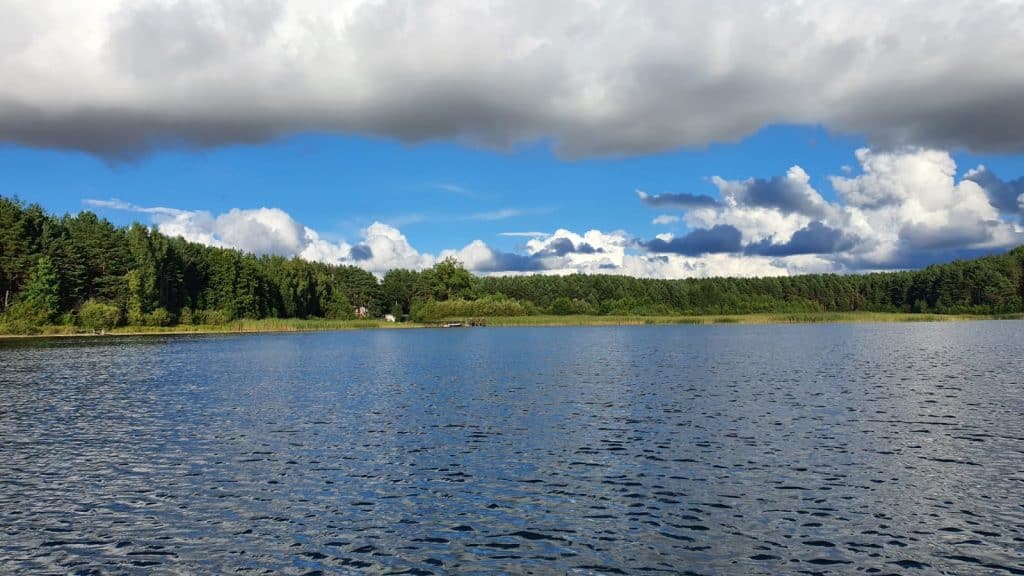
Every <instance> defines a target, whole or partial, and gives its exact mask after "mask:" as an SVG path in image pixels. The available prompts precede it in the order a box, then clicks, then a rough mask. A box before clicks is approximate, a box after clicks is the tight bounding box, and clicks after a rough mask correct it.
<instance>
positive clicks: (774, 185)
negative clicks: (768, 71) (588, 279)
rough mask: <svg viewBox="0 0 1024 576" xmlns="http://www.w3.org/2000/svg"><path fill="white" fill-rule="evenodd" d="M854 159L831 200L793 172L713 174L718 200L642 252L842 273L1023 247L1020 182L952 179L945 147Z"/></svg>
mask: <svg viewBox="0 0 1024 576" xmlns="http://www.w3.org/2000/svg"><path fill="white" fill-rule="evenodd" d="M856 157H857V161H858V163H859V165H860V173H859V174H856V175H852V174H851V175H849V176H832V177H831V179H830V180H831V184H832V186H833V188H834V189H835V190H836V193H837V199H836V201H834V202H829V201H827V200H825V199H824V197H822V195H821V194H819V193H818V191H817V190H815V189H814V188H813V187H812V186H811V185H810V177H809V176H808V175H807V173H806V172H805V171H804V170H803V169H801V168H800V167H799V166H794V167H793V168H791V169H790V170H789V171H788V172H787V173H786V175H784V176H778V177H774V178H770V179H757V178H750V179H746V180H725V179H722V178H718V177H714V178H712V182H713V183H714V184H715V186H716V187H717V188H718V191H719V195H720V196H721V199H720V201H719V202H718V203H717V204H716V205H714V206H711V207H687V208H684V209H685V213H684V214H683V215H682V220H683V221H684V222H685V223H686V224H687V226H688V227H689V228H690V232H689V233H688V234H686V235H685V236H682V237H678V238H673V237H659V238H655V239H653V240H650V241H647V242H643V243H642V245H643V246H644V247H646V248H647V249H648V250H649V251H652V252H669V253H674V254H680V255H689V256H694V255H697V254H704V253H733V254H740V253H742V254H745V255H748V256H763V257H775V258H777V259H780V260H781V261H782V262H784V263H785V265H786V266H789V265H790V263H789V260H792V259H793V257H797V256H805V257H806V256H816V257H817V259H816V260H814V261H813V262H814V264H815V266H820V265H821V263H822V262H828V263H830V267H831V269H832V270H837V271H843V270H864V269H879V268H903V267H916V266H920V265H924V264H928V263H933V262H936V261H943V260H949V259H951V258H953V257H955V256H956V255H972V256H977V255H981V254H984V253H991V252H994V251H998V250H1003V249H1006V248H1008V247H1010V246H1013V245H1016V244H1019V243H1021V242H1024V228H1022V227H1021V225H1020V223H1019V222H1017V221H1016V218H1013V217H1012V213H1016V212H1017V211H1016V210H1015V209H1014V203H1015V202H1016V201H1017V197H1018V196H1019V194H1020V193H1019V192H1018V187H1019V186H1020V185H1021V184H1020V182H1021V180H1018V181H1013V182H1004V181H1002V180H1000V179H999V178H998V177H996V176H995V175H994V174H992V173H991V172H989V171H987V170H986V169H985V168H984V167H979V168H976V169H974V170H971V171H969V172H968V173H967V175H966V176H965V177H964V178H963V179H961V180H959V181H957V179H956V162H955V161H954V160H953V158H952V157H951V156H950V155H949V153H948V152H945V151H941V150H932V149H925V148H903V149H899V150H891V151H872V150H870V149H867V148H865V149H861V150H858V151H857V152H856ZM844 172H847V171H844ZM849 172H851V173H852V170H851V171H849ZM641 200H642V201H643V200H645V199H644V198H643V197H641ZM1007 213H1011V214H1010V217H1007V218H1004V217H1003V216H1004V215H1006V214H1007ZM802 261H803V262H804V263H805V264H806V263H807V262H810V261H809V260H807V259H806V258H803V259H802ZM787 269H789V268H787Z"/></svg>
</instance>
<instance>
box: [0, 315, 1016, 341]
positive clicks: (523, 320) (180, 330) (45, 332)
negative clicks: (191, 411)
mask: <svg viewBox="0 0 1024 576" xmlns="http://www.w3.org/2000/svg"><path fill="white" fill-rule="evenodd" d="M1021 319H1024V314H979V315H972V314H914V313H902V312H821V313H816V312H801V313H755V314H706V315H699V316H580V315H576V316H551V315H544V316H505V317H503V316H496V317H490V318H483V319H475V320H474V322H479V323H482V324H483V325H485V326H491V327H512V326H643V325H674V324H689V325H727V324H747V325H750V324H836V323H843V324H847V323H896V322H966V321H975V320H1021ZM458 322H462V323H465V322H467V319H465V318H450V319H445V320H444V321H440V322H434V323H419V322H401V323H395V322H386V321H384V320H318V319H312V320H301V319H284V320H282V319H263V320H239V321H236V322H230V323H228V324H219V325H195V326H180V325H179V326H166V327H158V326H127V327H120V328H115V329H113V330H111V331H109V332H105V333H103V334H96V333H91V332H84V331H79V330H78V329H77V328H76V327H73V326H45V327H43V328H42V329H41V332H40V333H38V334H0V339H23V338H97V337H104V336H185V335H196V334H270V333H289V332H332V331H344V330H372V329H385V330H395V329H415V328H442V327H444V325H445V324H446V323H458Z"/></svg>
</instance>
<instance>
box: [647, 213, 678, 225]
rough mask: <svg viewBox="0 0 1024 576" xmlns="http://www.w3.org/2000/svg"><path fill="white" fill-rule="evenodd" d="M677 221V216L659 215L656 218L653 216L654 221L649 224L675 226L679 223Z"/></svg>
mask: <svg viewBox="0 0 1024 576" xmlns="http://www.w3.org/2000/svg"><path fill="white" fill-rule="evenodd" d="M679 220H680V218H679V216H676V215H674V214H659V215H658V216H655V218H654V220H651V224H658V225H665V224H675V223H676V222H679Z"/></svg>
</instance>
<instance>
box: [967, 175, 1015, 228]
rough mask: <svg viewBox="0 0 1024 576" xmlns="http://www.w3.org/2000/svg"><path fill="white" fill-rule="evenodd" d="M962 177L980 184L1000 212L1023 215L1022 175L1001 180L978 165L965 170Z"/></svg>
mask: <svg viewBox="0 0 1024 576" xmlns="http://www.w3.org/2000/svg"><path fill="white" fill-rule="evenodd" d="M964 178H965V179H966V180H970V181H972V182H974V183H976V184H977V185H978V186H981V187H982V189H983V190H985V193H986V194H988V198H989V201H990V202H991V203H992V205H993V206H995V207H996V208H997V209H999V211H1000V212H1001V213H1003V214H1014V213H1017V214H1020V215H1022V216H1024V177H1021V178H1017V179H1016V180H1010V181H1003V180H1002V179H1000V178H999V176H996V174H995V173H994V172H992V171H991V170H989V169H988V168H986V167H985V166H978V167H977V168H975V169H973V170H970V171H969V172H967V175H966V176H964Z"/></svg>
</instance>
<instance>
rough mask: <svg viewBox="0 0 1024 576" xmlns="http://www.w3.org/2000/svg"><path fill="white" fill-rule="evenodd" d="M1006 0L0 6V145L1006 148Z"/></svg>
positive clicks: (1016, 69)
mask: <svg viewBox="0 0 1024 576" xmlns="http://www.w3.org/2000/svg"><path fill="white" fill-rule="evenodd" d="M1022 20H1024V5H1022V3H1021V2H1019V1H1016V0H1010V1H1002V2H990V1H984V0H975V1H970V0H963V1H961V0H941V1H935V0H907V1H905V2H889V1H881V0H869V1H867V2H847V1H843V0H823V1H820V2H795V1H792V0H769V1H768V2H764V3H758V4H757V5H756V6H755V5H752V4H751V3H749V2H747V1H746V0H724V1H723V2H715V3H713V4H711V3H708V2H704V1H702V0H677V1H672V2H644V3H631V4H629V5H628V6H624V5H622V4H621V3H615V2H571V3H570V2H566V3H551V2H545V1H541V0H517V1H514V2H512V1H499V2H487V3H480V2H474V1H471V0H453V1H448V2H436V1H424V2H406V1H403V0H348V1H340V2H327V1H325V0H237V1H236V0H178V1H168V0H144V1H140V2H128V1H122V0H91V1H89V2H59V1H57V0H37V1H34V2H19V1H14V2H4V3H3V4H2V5H0V47H2V53H0V78H4V79H5V80H6V81H5V82H3V83H2V85H0V141H7V142H13V143H17V144H21V145H27V146H37V147H57V148H72V149H79V150H85V151H88V152H91V153H96V154H101V155H108V156H125V155H133V154H139V153H143V152H145V151H147V150H151V149H154V148H158V147H161V146H168V145H171V146H178V145H193V146H219V145H223V144H227V143H235V142H257V141H262V140H265V139H268V138H273V137H275V136H280V135H284V134H289V133H294V132H301V131H318V132H336V133H361V134H371V135H380V136H386V137H392V138H397V139H400V140H403V141H409V142H419V141H425V140H436V139H453V140H459V141H468V142H473V143H478V144H482V145H485V146H492V147H498V148H503V147H507V146H509V145H511V144H513V143H515V142H519V141H523V140H538V139H543V140H550V141H551V142H553V143H554V146H555V147H556V149H557V150H558V151H559V152H560V153H562V154H564V155H568V156H584V155H604V154H613V155H619V154H639V153H645V152H650V151H655V150H663V149H671V148H676V147H680V146H695V147H699V146H704V145H707V144H708V143H710V142H722V141H735V140H737V139H740V138H742V137H744V136H745V135H748V134H750V133H752V132H754V131H756V130H758V129H759V128H761V127H763V126H765V125H767V124H779V123H794V124H815V125H817V124H820V125H824V126H826V127H828V128H831V129H834V130H839V131H845V132H854V133H858V134H865V135H867V137H868V138H869V139H870V140H871V141H872V143H873V144H875V145H877V146H882V147H888V148H894V147H897V146H901V145H908V144H912V145H924V146H930V147H936V148H947V149H948V148H959V147H966V148H969V149H972V150H978V151H1010V152H1020V151H1022V150H1024V115H1021V114H1020V113H1019V111H1020V104H1019V101H1020V94H1021V93H1022V92H1024V67H1021V66H1017V65H1015V63H1017V62H1022V61H1024V43H1022V42H1020V36H1021V27H1020V22H1021V21H1022Z"/></svg>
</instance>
